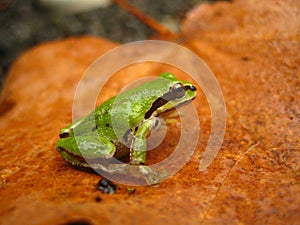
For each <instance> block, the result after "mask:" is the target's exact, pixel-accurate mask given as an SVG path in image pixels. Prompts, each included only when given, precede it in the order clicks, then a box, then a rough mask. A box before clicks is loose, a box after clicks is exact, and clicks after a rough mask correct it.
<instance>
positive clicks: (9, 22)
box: [0, 0, 213, 88]
mask: <svg viewBox="0 0 300 225" xmlns="http://www.w3.org/2000/svg"><path fill="white" fill-rule="evenodd" d="M128 2H130V3H131V4H132V5H134V6H135V7H137V8H139V9H140V10H142V11H143V12H145V13H146V14H147V15H149V16H151V17H153V18H155V19H156V20H158V21H161V22H165V23H166V24H167V26H168V25H171V26H172V27H173V29H174V27H175V29H174V31H175V32H178V31H179V30H178V29H179V27H180V21H182V20H183V19H184V17H185V15H186V13H187V11H189V10H191V9H192V8H193V7H194V6H195V5H196V4H199V3H202V2H213V0H206V1H205V0H130V1H128ZM0 21H1V27H0V37H1V38H0V56H1V63H0V88H1V87H2V85H3V82H4V80H5V77H6V74H7V71H8V70H9V67H10V65H11V63H12V62H13V60H14V59H15V58H16V57H17V56H18V55H19V54H20V53H21V52H23V51H25V50H26V49H29V48H30V47H32V46H34V45H37V44H39V43H42V42H46V41H50V40H57V39H61V38H64V37H69V36H80V35H84V34H88V35H94V36H101V37H104V38H107V39H109V40H112V41H116V42H120V43H126V42H131V41H137V40H143V39H147V37H149V36H151V35H155V34H156V33H155V31H153V30H152V29H150V28H148V27H147V26H146V25H145V24H144V23H142V22H141V21H139V20H138V19H136V18H135V17H133V16H132V15H130V14H129V13H127V12H126V11H124V10H123V9H121V8H120V7H119V6H117V5H115V4H114V3H111V4H110V6H108V7H106V8H97V9H93V10H90V11H87V12H81V13H76V14H66V13H62V12H60V13H59V12H57V10H54V9H53V8H49V7H45V6H44V5H42V4H41V3H40V1H39V0H0ZM166 21H167V22H166Z"/></svg>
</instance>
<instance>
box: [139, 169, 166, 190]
mask: <svg viewBox="0 0 300 225" xmlns="http://www.w3.org/2000/svg"><path fill="white" fill-rule="evenodd" d="M138 171H139V172H140V173H141V174H142V176H143V177H144V179H145V181H146V182H147V184H148V185H155V184H158V183H160V182H161V181H162V180H164V179H166V178H167V176H168V172H167V171H166V170H164V171H162V172H161V173H159V172H157V171H154V170H153V169H151V168H150V167H149V166H142V165H140V166H138Z"/></svg>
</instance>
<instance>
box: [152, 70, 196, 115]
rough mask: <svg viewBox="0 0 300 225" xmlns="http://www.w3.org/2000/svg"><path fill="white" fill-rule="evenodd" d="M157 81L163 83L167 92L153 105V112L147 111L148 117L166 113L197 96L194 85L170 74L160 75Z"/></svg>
mask: <svg viewBox="0 0 300 225" xmlns="http://www.w3.org/2000/svg"><path fill="white" fill-rule="evenodd" d="M158 80H160V82H162V83H165V84H164V85H165V86H166V87H167V91H166V92H165V93H164V94H163V95H162V96H161V97H160V98H159V99H157V100H156V101H155V102H154V103H153V105H152V108H153V111H152V110H149V112H148V114H149V115H150V114H152V113H153V114H156V115H157V114H159V113H161V112H165V111H168V110H169V109H172V108H175V107H177V106H179V105H182V104H184V103H187V102H189V101H191V100H193V99H194V98H195V97H196V95H197V88H196V87H195V85H194V84H192V83H190V82H187V81H183V80H178V79H177V78H176V77H175V76H174V75H173V74H171V73H163V74H161V75H160V76H159V78H158ZM151 111H152V112H151ZM146 117H147V116H146Z"/></svg>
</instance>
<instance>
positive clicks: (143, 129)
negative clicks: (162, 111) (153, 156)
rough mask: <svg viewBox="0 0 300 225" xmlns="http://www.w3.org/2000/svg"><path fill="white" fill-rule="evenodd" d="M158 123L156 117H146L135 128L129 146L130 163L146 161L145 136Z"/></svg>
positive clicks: (135, 163) (136, 163)
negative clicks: (146, 118)
mask: <svg viewBox="0 0 300 225" xmlns="http://www.w3.org/2000/svg"><path fill="white" fill-rule="evenodd" d="M159 125H160V120H159V118H157V117H153V118H151V119H148V120H146V121H144V122H143V123H142V125H140V126H139V127H138V129H137V130H136V132H135V134H134V138H133V140H132V144H131V147H130V164H131V165H140V164H145V163H146V151H147V145H146V137H147V136H148V134H149V133H150V131H151V130H153V129H154V128H155V127H157V126H159Z"/></svg>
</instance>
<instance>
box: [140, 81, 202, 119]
mask: <svg viewBox="0 0 300 225" xmlns="http://www.w3.org/2000/svg"><path fill="white" fill-rule="evenodd" d="M187 90H191V91H196V87H194V86H192V85H191V86H183V85H182V84H181V83H176V84H174V85H173V86H172V87H171V88H170V90H169V91H168V92H167V93H165V94H164V95H163V96H162V97H160V98H158V99H156V100H155V101H154V102H153V103H152V106H151V108H150V109H149V110H148V111H147V112H146V114H145V117H144V118H145V119H148V118H149V117H150V116H151V115H152V114H153V112H154V111H155V110H156V109H158V108H160V107H162V106H163V105H165V104H167V103H168V102H169V101H172V100H175V99H178V98H182V97H183V96H184V95H185V92H186V91H187Z"/></svg>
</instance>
